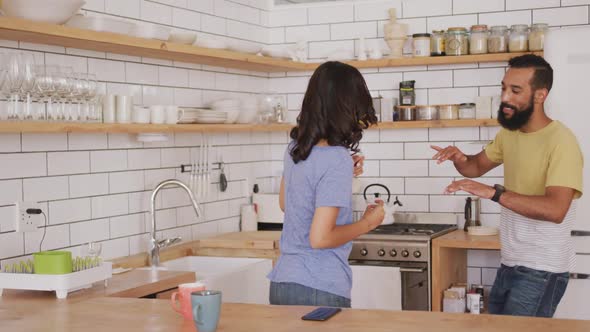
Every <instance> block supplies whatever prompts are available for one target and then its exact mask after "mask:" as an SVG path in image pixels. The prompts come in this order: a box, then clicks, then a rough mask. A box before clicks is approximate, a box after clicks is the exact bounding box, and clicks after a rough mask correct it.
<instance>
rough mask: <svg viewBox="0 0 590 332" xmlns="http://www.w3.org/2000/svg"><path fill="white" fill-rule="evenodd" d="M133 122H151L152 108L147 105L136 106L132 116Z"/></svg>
mask: <svg viewBox="0 0 590 332" xmlns="http://www.w3.org/2000/svg"><path fill="white" fill-rule="evenodd" d="M131 119H132V120H133V123H150V109H149V108H147V107H141V106H135V107H134V108H133V115H132V116H131Z"/></svg>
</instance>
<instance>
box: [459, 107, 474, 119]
mask: <svg viewBox="0 0 590 332" xmlns="http://www.w3.org/2000/svg"><path fill="white" fill-rule="evenodd" d="M459 119H475V103H463V104H460V105H459Z"/></svg>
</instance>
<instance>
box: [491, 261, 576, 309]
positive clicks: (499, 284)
mask: <svg viewBox="0 0 590 332" xmlns="http://www.w3.org/2000/svg"><path fill="white" fill-rule="evenodd" d="M568 281H569V273H567V272H564V273H551V272H546V271H539V270H534V269H530V268H528V267H524V266H519V265H517V266H514V267H509V266H506V265H502V266H501V267H500V268H499V269H498V272H497V274H496V280H495V281H494V286H493V287H492V291H491V292H490V298H489V312H490V313H491V314H498V315H514V316H537V317H553V314H554V313H555V309H556V308H557V305H558V304H559V301H560V300H561V297H562V296H563V293H565V289H566V287H567V283H568Z"/></svg>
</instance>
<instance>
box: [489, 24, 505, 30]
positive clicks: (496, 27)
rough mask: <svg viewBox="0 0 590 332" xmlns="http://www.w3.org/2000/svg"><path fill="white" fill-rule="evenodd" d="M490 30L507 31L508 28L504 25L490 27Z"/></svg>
mask: <svg viewBox="0 0 590 332" xmlns="http://www.w3.org/2000/svg"><path fill="white" fill-rule="evenodd" d="M490 30H508V27H507V26H505V25H494V26H492V27H490Z"/></svg>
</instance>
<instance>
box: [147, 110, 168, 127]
mask: <svg viewBox="0 0 590 332" xmlns="http://www.w3.org/2000/svg"><path fill="white" fill-rule="evenodd" d="M150 115H151V123H154V124H162V123H164V121H165V120H166V119H165V114H164V106H162V105H153V106H150Z"/></svg>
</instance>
